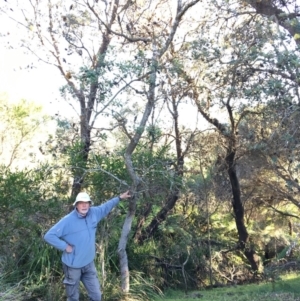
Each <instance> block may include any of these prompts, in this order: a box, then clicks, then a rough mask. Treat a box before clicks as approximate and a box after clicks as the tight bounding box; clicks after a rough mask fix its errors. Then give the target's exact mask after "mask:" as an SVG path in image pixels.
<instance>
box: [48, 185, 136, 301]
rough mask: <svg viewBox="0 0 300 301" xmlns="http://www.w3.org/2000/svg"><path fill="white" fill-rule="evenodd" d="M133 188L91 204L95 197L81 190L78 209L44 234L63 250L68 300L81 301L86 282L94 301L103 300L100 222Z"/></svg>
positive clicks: (76, 203)
mask: <svg viewBox="0 0 300 301" xmlns="http://www.w3.org/2000/svg"><path fill="white" fill-rule="evenodd" d="M130 197H131V195H130V194H129V191H126V192H124V193H122V194H121V195H120V196H117V197H114V198H112V199H111V200H109V201H107V202H106V203H104V204H102V205H100V206H97V207H91V205H93V202H92V200H91V199H90V197H89V195H88V194H87V193H86V192H80V193H79V194H78V195H77V197H76V200H75V202H74V204H73V206H74V210H73V211H72V212H71V213H69V214H68V215H66V216H65V217H63V218H62V219H61V220H60V221H59V222H58V223H56V224H55V225H54V226H53V227H52V228H51V229H50V230H49V231H48V232H47V233H46V234H45V236H44V239H45V241H46V242H47V243H49V244H50V245H52V246H54V247H55V248H56V249H58V250H61V251H63V253H62V263H63V271H64V276H65V277H64V281H63V283H64V284H65V287H66V293H67V298H68V299H67V301H78V300H79V284H80V281H82V283H83V284H84V286H85V288H86V290H87V292H88V295H89V298H90V300H91V301H100V300H101V290H100V283H99V280H98V276H97V271H96V268H95V265H94V258H95V254H96V250H95V239H96V229H97V224H98V223H99V222H100V221H101V220H102V219H103V218H104V217H106V216H107V215H108V214H109V213H110V211H111V210H112V209H113V208H114V207H115V206H116V205H117V204H118V203H119V202H120V200H121V199H128V198H130Z"/></svg>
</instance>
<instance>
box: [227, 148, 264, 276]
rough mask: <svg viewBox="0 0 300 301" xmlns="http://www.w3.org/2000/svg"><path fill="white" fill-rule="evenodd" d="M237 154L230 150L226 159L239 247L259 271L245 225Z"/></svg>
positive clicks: (253, 268) (255, 269)
mask: <svg viewBox="0 0 300 301" xmlns="http://www.w3.org/2000/svg"><path fill="white" fill-rule="evenodd" d="M235 155H236V152H235V150H229V151H228V154H227V156H226V159H225V160H226V163H227V165H228V175H229V179H230V184H231V189H232V196H233V199H232V207H233V211H234V218H235V223H236V228H237V231H238V237H239V242H238V248H239V249H240V250H242V251H243V252H244V254H245V256H246V258H247V259H248V261H249V263H250V265H251V268H252V270H254V271H258V269H259V260H258V256H257V255H256V254H255V251H254V249H253V248H252V246H251V245H250V244H249V234H248V231H247V228H246V226H245V220H244V206H243V203H242V201H241V189H240V183H239V179H238V177H237V174H236V165H235Z"/></svg>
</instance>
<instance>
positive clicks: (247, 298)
mask: <svg viewBox="0 0 300 301" xmlns="http://www.w3.org/2000/svg"><path fill="white" fill-rule="evenodd" d="M281 278H282V279H281V280H278V281H275V282H265V283H260V284H248V285H238V286H231V287H226V288H216V289H211V290H199V291H193V292H188V293H187V294H185V293H183V292H178V291H170V292H167V293H166V294H165V296H164V297H163V298H157V299H155V301H163V300H168V301H173V300H174V301H175V300H176V301H192V300H193V301H194V300H201V301H300V275H299V274H288V275H284V276H282V277H281Z"/></svg>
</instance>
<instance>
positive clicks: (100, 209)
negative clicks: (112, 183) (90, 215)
mask: <svg viewBox="0 0 300 301" xmlns="http://www.w3.org/2000/svg"><path fill="white" fill-rule="evenodd" d="M119 202H120V198H119V197H118V196H117V197H114V198H112V199H111V200H109V201H107V202H105V203H104V204H102V205H100V206H96V207H94V212H95V213H96V216H97V221H98V222H99V221H100V220H101V219H103V218H104V217H106V216H107V215H108V214H109V213H110V212H111V211H112V209H113V208H114V207H115V206H116V205H118V204H119Z"/></svg>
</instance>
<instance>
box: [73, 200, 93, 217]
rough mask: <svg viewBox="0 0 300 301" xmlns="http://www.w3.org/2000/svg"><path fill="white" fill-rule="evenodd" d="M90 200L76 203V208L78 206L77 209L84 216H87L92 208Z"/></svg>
mask: <svg viewBox="0 0 300 301" xmlns="http://www.w3.org/2000/svg"><path fill="white" fill-rule="evenodd" d="M90 206H91V205H90V202H81V201H79V202H77V203H76V208H77V211H78V212H79V213H80V214H81V215H83V216H86V214H87V213H88V211H89V209H90Z"/></svg>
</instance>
